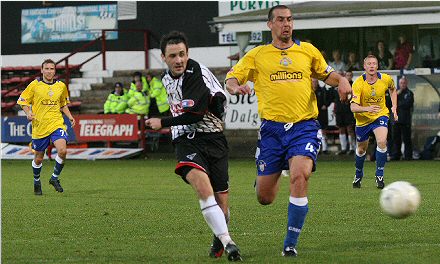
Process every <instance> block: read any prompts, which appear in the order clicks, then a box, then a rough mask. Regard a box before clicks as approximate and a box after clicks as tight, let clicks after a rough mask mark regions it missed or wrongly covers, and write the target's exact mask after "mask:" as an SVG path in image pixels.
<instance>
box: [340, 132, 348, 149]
mask: <svg viewBox="0 0 440 264" xmlns="http://www.w3.org/2000/svg"><path fill="white" fill-rule="evenodd" d="M339 141H341V150H342V151H345V150H347V137H346V136H345V134H339Z"/></svg>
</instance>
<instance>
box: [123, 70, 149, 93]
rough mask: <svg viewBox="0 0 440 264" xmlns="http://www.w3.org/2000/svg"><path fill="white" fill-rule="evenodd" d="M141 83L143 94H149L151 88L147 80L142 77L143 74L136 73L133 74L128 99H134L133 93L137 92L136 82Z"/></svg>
mask: <svg viewBox="0 0 440 264" xmlns="http://www.w3.org/2000/svg"><path fill="white" fill-rule="evenodd" d="M137 81H140V82H141V83H142V92H144V93H149V89H150V87H149V86H148V82H147V78H145V76H143V75H142V73H141V72H138V71H137V72H134V73H133V80H132V82H131V84H130V91H128V97H130V98H131V97H132V96H133V93H135V92H136V91H137V87H136V82H137Z"/></svg>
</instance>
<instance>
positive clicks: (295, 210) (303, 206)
mask: <svg viewBox="0 0 440 264" xmlns="http://www.w3.org/2000/svg"><path fill="white" fill-rule="evenodd" d="M289 201H290V202H289V207H288V209H287V234H286V239H285V240H284V248H286V247H289V246H293V247H295V246H296V243H297V242H298V237H299V234H300V233H301V229H302V227H303V225H304V221H305V220H306V215H307V211H308V210H309V206H308V200H307V197H301V198H296V197H292V196H290V197H289Z"/></svg>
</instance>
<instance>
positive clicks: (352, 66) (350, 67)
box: [346, 51, 361, 75]
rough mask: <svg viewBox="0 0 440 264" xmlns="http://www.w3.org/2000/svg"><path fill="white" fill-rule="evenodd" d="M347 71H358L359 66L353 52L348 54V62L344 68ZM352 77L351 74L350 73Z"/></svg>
mask: <svg viewBox="0 0 440 264" xmlns="http://www.w3.org/2000/svg"><path fill="white" fill-rule="evenodd" d="M346 69H347V71H350V72H351V71H360V70H361V66H360V65H359V62H358V61H357V56H356V53H355V52H354V51H349V52H348V61H347V66H346ZM352 75H353V73H352Z"/></svg>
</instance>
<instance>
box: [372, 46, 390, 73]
mask: <svg viewBox="0 0 440 264" xmlns="http://www.w3.org/2000/svg"><path fill="white" fill-rule="evenodd" d="M376 49H377V50H376V56H377V60H378V61H379V70H391V69H393V55H392V54H391V52H390V51H389V50H388V48H387V47H385V42H383V40H379V41H378V42H377V44H376Z"/></svg>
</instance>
